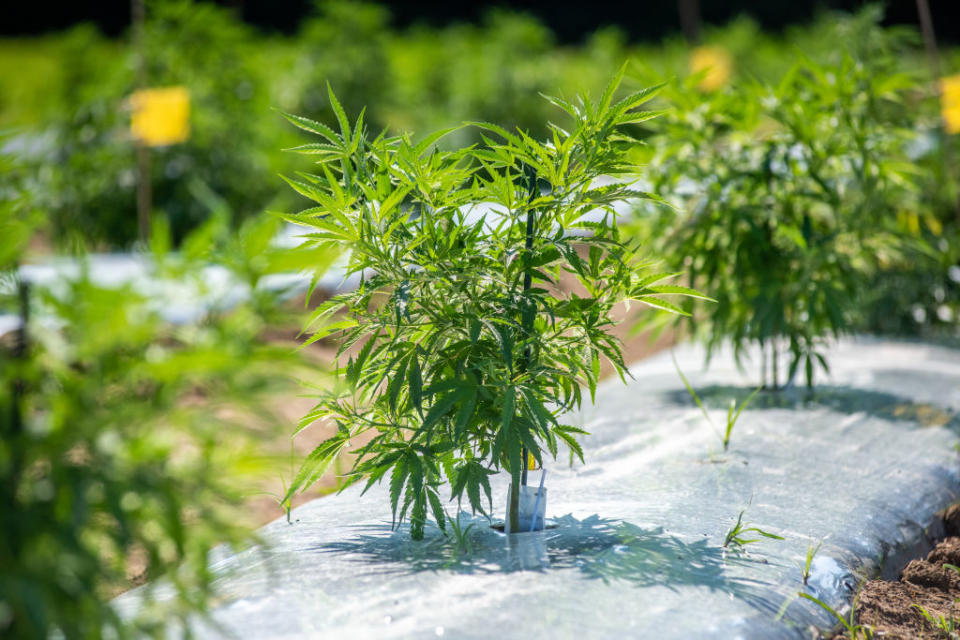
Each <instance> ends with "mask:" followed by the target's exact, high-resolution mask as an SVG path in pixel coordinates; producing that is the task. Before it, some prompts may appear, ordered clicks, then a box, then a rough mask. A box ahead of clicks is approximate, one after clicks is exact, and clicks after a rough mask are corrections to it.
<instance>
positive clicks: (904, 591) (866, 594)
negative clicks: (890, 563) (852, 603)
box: [835, 506, 960, 640]
mask: <svg viewBox="0 0 960 640" xmlns="http://www.w3.org/2000/svg"><path fill="white" fill-rule="evenodd" d="M944 525H945V528H946V531H947V534H948V535H949V536H950V537H947V538H945V539H944V540H942V541H941V542H940V543H939V544H937V546H936V547H934V549H933V550H932V551H931V552H930V553H929V554H927V557H926V558H925V559H918V560H911V561H910V564H908V565H907V566H906V567H905V568H904V570H903V573H902V574H901V576H900V580H899V581H896V582H894V581H888V580H870V581H869V582H867V583H866V584H865V585H864V586H863V589H862V590H861V591H860V595H859V598H858V600H857V610H856V617H857V620H858V622H859V623H860V624H863V625H867V626H869V627H871V628H872V629H873V631H874V635H875V637H877V638H885V639H889V640H924V639H927V638H930V639H933V638H948V639H949V638H958V637H960V631H951V630H950V629H960V570H958V569H955V568H952V567H960V537H958V535H960V507H958V506H954V507H951V508H950V509H949V510H948V511H947V512H946V514H945V515H944ZM924 612H926V615H924ZM951 625H952V626H951ZM848 637H849V636H847V635H837V636H835V640H839V639H841V638H848Z"/></svg>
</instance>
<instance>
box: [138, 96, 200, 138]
mask: <svg viewBox="0 0 960 640" xmlns="http://www.w3.org/2000/svg"><path fill="white" fill-rule="evenodd" d="M130 106H131V109H132V116H131V119H130V133H131V134H132V135H133V137H134V138H135V139H136V140H139V141H140V142H142V143H143V144H145V145H147V146H150V147H163V146H167V145H170V144H176V143H178V142H185V141H186V140H187V138H189V137H190V94H189V93H188V92H187V89H186V88H185V87H164V88H159V89H141V90H140V91H136V92H134V94H133V95H132V96H130Z"/></svg>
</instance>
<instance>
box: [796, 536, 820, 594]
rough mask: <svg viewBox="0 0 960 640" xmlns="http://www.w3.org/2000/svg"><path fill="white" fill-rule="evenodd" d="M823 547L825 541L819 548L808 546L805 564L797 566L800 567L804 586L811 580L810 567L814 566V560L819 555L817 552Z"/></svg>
mask: <svg viewBox="0 0 960 640" xmlns="http://www.w3.org/2000/svg"><path fill="white" fill-rule="evenodd" d="M822 546H823V540H821V541H820V542H818V543H817V546H813V545H812V544H811V545H808V546H807V557H806V560H804V563H803V564H802V565H801V564H800V563H799V562H798V563H797V566H798V567H800V575H801V576H802V577H803V584H804V585H806V584H807V581H808V580H809V579H810V565H812V564H813V558H814V556H816V555H817V552H818V551H820V547H822Z"/></svg>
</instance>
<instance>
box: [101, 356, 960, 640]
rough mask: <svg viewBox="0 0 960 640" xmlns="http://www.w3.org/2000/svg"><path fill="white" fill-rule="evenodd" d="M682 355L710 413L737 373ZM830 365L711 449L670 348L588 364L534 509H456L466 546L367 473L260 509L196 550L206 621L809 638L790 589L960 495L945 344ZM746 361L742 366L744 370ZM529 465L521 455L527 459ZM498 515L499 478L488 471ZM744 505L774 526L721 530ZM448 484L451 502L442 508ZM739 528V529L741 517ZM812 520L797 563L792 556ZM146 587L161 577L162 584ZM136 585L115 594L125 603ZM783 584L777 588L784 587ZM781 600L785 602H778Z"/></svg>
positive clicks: (850, 577)
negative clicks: (213, 548)
mask: <svg viewBox="0 0 960 640" xmlns="http://www.w3.org/2000/svg"><path fill="white" fill-rule="evenodd" d="M676 354H677V358H678V361H679V362H680V366H681V367H682V369H683V370H684V372H685V373H686V374H687V377H688V378H689V379H690V380H691V382H692V383H693V384H694V386H695V387H696V388H697V389H698V391H699V392H700V393H701V395H702V397H704V399H705V400H706V402H707V404H708V406H710V407H715V408H714V409H711V413H712V415H713V416H714V422H716V423H717V424H718V425H722V424H723V422H724V415H725V410H723V409H722V407H725V406H726V404H727V403H728V402H729V399H730V398H733V397H736V398H738V399H740V400H742V399H743V398H744V397H745V396H746V395H747V394H748V393H749V392H750V390H751V388H750V385H751V384H753V383H755V380H754V379H753V378H752V377H750V376H745V375H743V374H741V373H739V372H738V371H737V369H736V368H735V367H734V365H733V362H732V358H731V357H729V355H728V354H725V355H720V356H715V358H714V360H713V362H712V364H711V367H710V369H709V370H708V371H706V372H701V371H700V368H701V367H700V365H701V364H702V361H703V357H702V352H701V351H700V350H699V349H697V348H696V347H691V346H685V347H679V348H677V350H676ZM829 358H830V363H831V366H832V371H833V373H832V375H831V377H830V379H822V380H821V381H820V384H819V387H818V389H817V391H816V393H815V395H814V396H813V398H809V397H807V395H806V393H805V390H804V389H792V390H790V391H788V392H786V393H783V394H778V395H774V394H766V393H762V394H760V395H758V396H757V398H756V399H755V400H754V403H753V404H752V405H751V408H750V409H748V410H747V411H746V412H745V413H744V414H743V415H742V416H741V418H740V421H739V422H738V423H737V426H736V429H735V431H734V433H733V438H732V443H731V446H730V450H729V451H728V452H726V453H724V452H723V451H722V445H721V441H720V438H719V437H718V436H717V434H716V433H715V432H714V431H712V430H711V427H710V426H709V424H708V423H707V422H706V420H705V419H704V418H703V416H702V415H701V414H700V413H699V411H698V410H697V409H696V408H695V407H694V406H693V403H692V401H691V400H690V398H689V396H688V395H687V393H686V391H685V390H683V387H682V384H681V383H680V380H679V378H678V377H677V375H676V373H675V371H674V365H673V363H672V362H671V359H670V356H669V354H661V355H659V356H656V357H654V358H652V359H650V360H647V361H644V362H642V363H640V364H639V365H637V366H635V367H634V368H633V375H634V378H635V379H634V380H631V381H630V382H629V384H628V385H626V386H624V385H623V384H622V383H620V382H619V381H609V382H607V383H605V385H604V386H603V387H602V389H601V391H600V392H599V393H598V397H597V404H596V406H594V407H591V408H589V409H586V410H585V411H584V412H583V414H582V415H579V416H575V417H572V418H571V420H574V421H576V422H578V423H582V424H583V425H584V426H585V427H586V428H587V429H588V430H589V431H590V432H591V433H592V435H591V436H589V437H587V438H586V439H585V445H586V446H585V450H586V460H587V463H586V464H585V465H580V464H577V465H574V466H573V467H570V466H569V465H568V464H566V461H565V460H562V461H559V462H557V463H553V464H549V465H548V469H549V473H548V476H547V480H548V482H547V486H548V487H549V490H550V494H549V504H548V505H547V515H548V522H549V519H550V518H552V519H553V522H554V523H555V524H556V527H555V528H552V529H548V530H546V531H543V532H539V533H527V534H516V535H513V536H505V535H503V534H501V533H498V532H496V531H494V530H492V529H491V528H490V527H489V526H488V522H487V521H486V519H484V518H480V517H478V518H471V517H470V516H469V515H468V514H466V513H464V514H463V515H462V517H461V521H462V523H463V524H464V525H465V526H469V525H472V527H471V528H470V530H469V533H468V536H467V540H468V544H467V545H466V547H467V548H465V549H459V548H458V547H457V545H456V544H455V543H454V542H453V541H452V540H451V539H448V538H445V537H444V536H443V535H442V534H441V533H440V532H439V531H438V530H436V528H428V531H427V538H426V540H424V541H422V542H412V541H410V540H409V539H408V535H407V532H406V530H405V529H401V530H400V531H397V532H391V531H390V524H389V519H390V514H389V507H388V500H387V498H386V495H385V493H384V491H383V490H382V489H381V490H376V489H374V490H371V491H370V492H368V493H367V495H365V496H364V497H363V498H358V496H359V493H358V492H357V491H354V490H352V489H351V490H348V491H346V492H344V493H343V494H341V495H338V496H331V497H326V498H321V499H318V500H315V501H313V502H311V503H308V504H306V505H304V506H302V507H300V508H299V509H297V510H295V511H294V513H293V519H294V523H293V524H287V523H286V522H285V521H283V520H279V521H276V522H274V523H272V524H270V525H268V526H267V527H265V528H264V529H263V530H262V531H261V534H262V536H263V538H264V540H265V541H266V543H267V544H266V545H264V546H259V547H255V548H252V549H250V550H246V551H243V552H241V553H239V554H231V553H229V552H226V551H223V552H221V553H218V554H215V555H216V556H217V557H216V558H215V559H214V561H213V566H214V569H215V571H216V572H217V573H218V574H220V576H221V577H220V578H219V579H218V583H219V589H220V592H221V594H222V596H223V604H222V605H220V606H218V607H217V608H216V609H215V611H214V619H215V620H216V621H217V623H219V624H220V625H222V629H220V630H217V629H216V628H215V627H214V626H213V625H210V624H208V623H199V622H198V624H197V628H196V631H197V632H198V633H199V635H200V636H201V637H220V636H223V635H224V634H226V633H228V632H233V633H235V634H236V636H237V637H241V638H331V639H340V638H344V639H346V638H351V639H352V638H429V637H437V636H446V637H452V638H614V637H621V638H648V637H649V638H653V637H655V638H684V639H686V638H723V639H731V638H765V639H770V638H807V637H810V635H809V634H810V625H815V626H819V627H830V626H833V623H834V622H835V621H834V620H832V619H831V617H830V615H829V614H828V613H826V612H825V611H824V610H822V609H820V608H818V607H817V606H816V605H814V604H813V603H811V602H809V601H807V600H804V599H798V598H796V597H795V596H796V594H797V592H798V591H800V590H805V591H807V592H808V593H810V594H812V595H815V596H816V597H818V598H820V599H822V600H824V601H825V602H827V603H829V604H830V605H831V606H834V607H835V608H840V607H845V606H848V605H849V602H850V600H851V598H852V596H853V593H854V591H855V589H856V587H857V584H858V581H859V580H861V579H863V577H864V576H866V575H873V574H876V573H878V572H883V573H885V574H886V575H888V576H894V575H895V574H896V573H897V572H898V571H899V570H900V568H901V567H902V566H903V565H904V564H905V563H906V561H907V560H908V559H909V558H910V557H912V556H915V555H919V554H920V553H922V552H925V551H926V550H927V549H928V548H929V545H930V537H931V536H933V535H936V533H937V532H936V531H935V529H936V527H937V524H936V523H937V520H936V518H935V516H934V514H935V513H936V512H937V511H938V510H940V509H943V508H945V507H946V506H948V505H949V504H951V503H952V502H953V501H955V500H957V499H958V497H960V477H958V458H957V451H956V450H955V447H956V445H957V443H958V437H957V435H956V433H957V432H958V428H960V417H958V412H960V351H957V350H952V349H948V348H944V347H937V346H931V345H927V344H920V343H917V344H911V343H892V342H881V341H877V340H872V339H858V340H854V341H848V342H843V343H841V344H840V345H839V346H837V347H835V348H834V349H833V350H832V351H831V352H830V356H829ZM755 369H756V367H755V366H754V367H749V368H748V371H752V370H755ZM532 477H533V479H534V481H537V480H538V479H539V478H538V474H536V473H533V474H532ZM496 480H497V482H496V483H495V484H494V501H495V504H494V508H495V510H496V515H500V516H502V513H501V512H502V510H503V504H504V502H505V492H506V487H507V484H506V482H507V479H506V478H505V477H498V478H496ZM744 509H745V510H746V513H745V514H744V520H745V521H746V522H749V523H751V524H753V525H755V526H758V527H760V528H762V529H764V530H766V531H770V532H772V533H776V534H778V535H781V536H783V537H784V538H785V540H784V541H776V540H766V539H765V540H763V541H762V542H757V543H755V544H751V545H749V546H748V547H747V551H748V553H738V552H735V551H731V550H724V549H723V548H722V543H723V541H724V535H725V533H726V532H727V530H728V529H729V528H730V527H731V526H732V525H733V524H734V522H735V521H736V518H737V515H738V514H739V513H740V511H741V510H744ZM454 511H455V505H450V512H451V513H453V512H454ZM749 537H755V536H749ZM820 541H823V546H822V548H821V549H820V551H819V552H818V553H817V555H816V556H815V559H814V562H813V566H812V575H811V577H810V580H809V584H808V585H807V586H804V585H803V583H802V580H801V572H800V569H799V567H798V564H800V563H802V562H803V559H804V555H805V552H806V550H807V547H808V545H810V544H814V545H816V544H817V543H819V542H820ZM161 591H162V588H161ZM138 595H139V592H138V591H133V592H130V593H129V594H127V595H125V596H123V597H121V598H120V599H119V600H118V601H117V602H118V605H120V607H121V609H126V610H127V611H129V610H130V609H131V608H135V607H136V602H137V598H138ZM787 603H789V604H787ZM778 613H782V615H781V616H780V617H779V619H778Z"/></svg>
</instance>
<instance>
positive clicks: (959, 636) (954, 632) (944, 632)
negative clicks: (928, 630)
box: [910, 604, 960, 640]
mask: <svg viewBox="0 0 960 640" xmlns="http://www.w3.org/2000/svg"><path fill="white" fill-rule="evenodd" d="M910 606H911V607H914V608H915V609H916V610H917V611H919V612H920V615H922V616H923V617H924V619H925V620H926V621H927V622H929V623H930V624H931V625H932V626H933V628H934V629H936V630H937V631H939V633H938V634H937V637H938V638H944V639H945V640H960V632H958V627H957V621H956V620H954V619H953V616H950V617H949V618H948V617H946V616H941V615H934V614H932V613H930V612H929V611H927V609H926V608H924V607H923V605H919V604H912V605H910Z"/></svg>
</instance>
